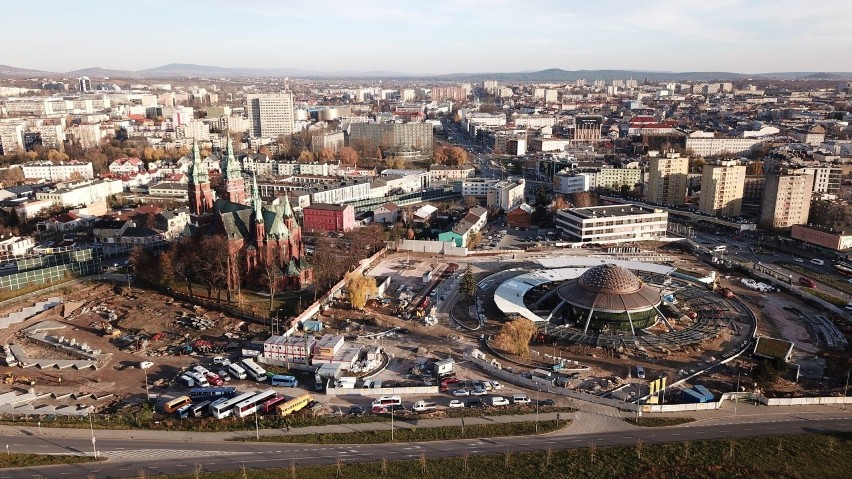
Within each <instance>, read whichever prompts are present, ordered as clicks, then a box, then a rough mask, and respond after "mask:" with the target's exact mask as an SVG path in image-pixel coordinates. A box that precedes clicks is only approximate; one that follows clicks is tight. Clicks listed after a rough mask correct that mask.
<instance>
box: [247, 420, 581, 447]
mask: <svg viewBox="0 0 852 479" xmlns="http://www.w3.org/2000/svg"><path fill="white" fill-rule="evenodd" d="M567 424H568V421H559V423H557V422H556V421H539V422H538V426H537V427H536V423H535V421H531V422H510V423H495V424H476V425H471V426H465V427H464V428H462V427H461V426H445V427H426V428H409V429H401V428H399V429H395V430H394V431H393V441H394V442H425V441H446V440H452V439H464V438H484V437H504V436H526V435H530V434H535V433H536V431H538V433H539V434H544V433H548V432H553V431H555V430H557V429H559V428H560V427H565V426H566V425H567ZM237 440H239V441H254V440H253V439H251V438H240V439H237ZM260 441H261V442H286V443H310V444H384V443H388V442H391V431H390V430H379V431H355V432H345V433H333V434H294V435H280V436H261V437H260Z"/></svg>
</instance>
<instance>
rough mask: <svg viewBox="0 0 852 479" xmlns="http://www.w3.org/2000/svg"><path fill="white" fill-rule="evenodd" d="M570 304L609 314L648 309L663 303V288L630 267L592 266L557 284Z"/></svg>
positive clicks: (564, 298)
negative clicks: (641, 278)
mask: <svg viewBox="0 0 852 479" xmlns="http://www.w3.org/2000/svg"><path fill="white" fill-rule="evenodd" d="M557 294H559V297H560V298H562V299H563V300H564V301H565V302H567V303H568V304H571V305H573V306H577V307H580V308H583V309H594V310H595V311H601V312H607V313H623V312H638V311H645V310H648V309H650V308H653V307H654V306H657V305H658V304H660V301H661V298H660V291H659V290H657V289H656V288H652V287H650V286H648V285H646V284H645V283H643V282H642V280H640V279H639V278H638V277H636V275H635V274H633V273H632V272H630V270H628V269H626V268H624V267H621V266H618V265H615V264H611V263H607V264H602V265H600V266H595V267H594V268H590V269H589V270H587V271H586V272H585V273H583V274H582V275H580V277H579V278H577V279H570V280H568V281H565V282H564V283H562V284H560V285H559V286H558V287H557Z"/></svg>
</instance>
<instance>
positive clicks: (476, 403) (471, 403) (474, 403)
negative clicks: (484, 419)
mask: <svg viewBox="0 0 852 479" xmlns="http://www.w3.org/2000/svg"><path fill="white" fill-rule="evenodd" d="M467 407H476V408H483V407H485V401H483V400H482V399H481V398H470V399H468V400H467Z"/></svg>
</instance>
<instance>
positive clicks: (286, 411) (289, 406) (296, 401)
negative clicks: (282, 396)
mask: <svg viewBox="0 0 852 479" xmlns="http://www.w3.org/2000/svg"><path fill="white" fill-rule="evenodd" d="M313 400H314V399H313V398H312V397H311V395H310V394H302V395H301V396H299V397H295V398H293V399H291V400H289V401H287V402H285V403H284V404H279V405H278V407H277V409H278V415H279V416H287V415H290V414H292V413H294V412H296V411H300V410H302V409H304V408H305V406H307V405H308V404H310V403H311V401H313Z"/></svg>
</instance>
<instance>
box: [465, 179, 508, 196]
mask: <svg viewBox="0 0 852 479" xmlns="http://www.w3.org/2000/svg"><path fill="white" fill-rule="evenodd" d="M499 181H500V180H494V179H491V178H465V179H464V181H462V196H473V197H475V198H477V199H484V198H487V197H488V192H489V191H491V188H492V187H493V186H494V185H496V184H497V183H498V182H499Z"/></svg>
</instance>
